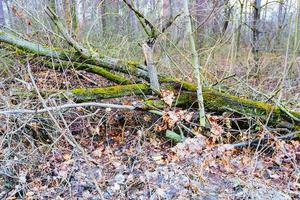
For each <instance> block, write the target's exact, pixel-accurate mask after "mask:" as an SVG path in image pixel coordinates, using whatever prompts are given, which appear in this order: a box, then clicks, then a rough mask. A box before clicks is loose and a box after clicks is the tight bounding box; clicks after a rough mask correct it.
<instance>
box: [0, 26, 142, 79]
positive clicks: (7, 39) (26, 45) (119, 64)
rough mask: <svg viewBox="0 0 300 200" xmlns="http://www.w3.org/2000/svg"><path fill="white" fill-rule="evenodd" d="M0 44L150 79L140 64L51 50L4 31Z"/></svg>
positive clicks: (1, 32)
mask: <svg viewBox="0 0 300 200" xmlns="http://www.w3.org/2000/svg"><path fill="white" fill-rule="evenodd" d="M0 42H3V43H6V44H9V45H12V46H14V47H17V48H18V49H20V50H22V51H25V52H27V53H32V54H35V55H38V56H45V57H49V58H54V59H60V60H66V61H72V62H82V63H87V64H92V65H96V66H99V67H103V68H105V69H109V70H113V71H118V72H122V73H126V74H130V75H134V76H137V77H141V78H144V79H147V77H148V75H147V71H146V70H145V68H146V67H145V66H143V65H141V64H139V63H138V62H134V61H123V60H120V59H116V58H110V57H107V56H101V55H99V54H97V53H95V52H94V51H92V52H90V54H91V56H88V55H86V56H83V55H82V54H79V53H78V52H74V51H69V50H64V49H56V48H50V47H46V46H44V45H41V44H38V43H35V42H29V41H27V40H24V39H21V38H19V37H16V36H14V35H12V34H10V33H7V32H5V31H3V30H0Z"/></svg>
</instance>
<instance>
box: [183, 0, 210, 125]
mask: <svg viewBox="0 0 300 200" xmlns="http://www.w3.org/2000/svg"><path fill="white" fill-rule="evenodd" d="M183 9H184V13H185V16H186V17H187V25H186V31H187V34H188V37H189V42H190V46H191V50H192V59H193V65H194V66H193V67H194V74H195V78H196V80H197V101H198V105H199V118H200V126H202V127H205V111H204V103H203V94H202V80H201V77H200V75H201V67H200V63H199V55H198V52H197V50H196V44H195V39H194V35H193V29H192V20H191V15H190V11H189V0H184V2H183Z"/></svg>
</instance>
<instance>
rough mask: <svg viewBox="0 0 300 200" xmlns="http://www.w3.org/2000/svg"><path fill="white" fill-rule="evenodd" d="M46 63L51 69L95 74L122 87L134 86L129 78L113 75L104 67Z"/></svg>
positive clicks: (63, 62) (83, 64) (76, 63)
mask: <svg viewBox="0 0 300 200" xmlns="http://www.w3.org/2000/svg"><path fill="white" fill-rule="evenodd" d="M44 63H45V64H46V65H47V66H48V67H51V68H54V69H62V68H63V69H72V68H73V69H77V70H84V71H86V72H91V73H93V74H98V75H100V76H103V77H104V78H106V79H108V80H110V81H112V82H114V83H118V84H121V85H127V84H132V81H130V80H128V79H127V78H125V77H123V76H121V75H118V74H115V73H112V72H110V71H108V70H106V69H104V68H102V67H99V66H96V65H91V64H86V63H79V62H68V61H60V62H50V61H44Z"/></svg>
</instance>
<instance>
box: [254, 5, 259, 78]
mask: <svg viewBox="0 0 300 200" xmlns="http://www.w3.org/2000/svg"><path fill="white" fill-rule="evenodd" d="M260 14H261V0H254V1H253V20H252V54H253V57H254V62H255V70H256V72H255V73H256V74H257V72H258V71H257V70H258V61H259V44H258V42H259V35H260V30H259V21H260Z"/></svg>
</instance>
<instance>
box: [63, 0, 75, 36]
mask: <svg viewBox="0 0 300 200" xmlns="http://www.w3.org/2000/svg"><path fill="white" fill-rule="evenodd" d="M63 5H64V15H65V19H66V22H67V26H68V30H69V32H70V33H71V35H72V36H76V35H77V3H76V0H64V1H63Z"/></svg>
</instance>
